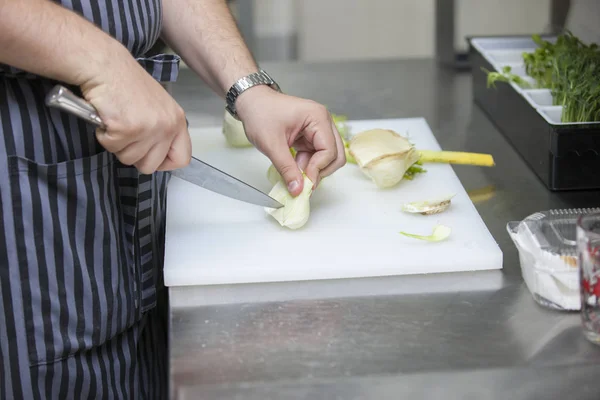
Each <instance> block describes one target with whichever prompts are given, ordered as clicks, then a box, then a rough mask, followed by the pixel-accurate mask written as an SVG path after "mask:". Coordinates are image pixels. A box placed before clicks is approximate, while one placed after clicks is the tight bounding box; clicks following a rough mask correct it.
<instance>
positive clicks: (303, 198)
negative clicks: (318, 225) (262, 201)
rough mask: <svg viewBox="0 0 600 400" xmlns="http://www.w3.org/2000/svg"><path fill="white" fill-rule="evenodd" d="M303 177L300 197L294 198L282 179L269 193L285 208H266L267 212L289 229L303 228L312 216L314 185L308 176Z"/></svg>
mask: <svg viewBox="0 0 600 400" xmlns="http://www.w3.org/2000/svg"><path fill="white" fill-rule="evenodd" d="M303 175H304V188H303V189H302V192H301V193H300V194H299V195H298V196H296V197H293V196H292V195H291V194H290V192H289V191H288V189H287V187H286V185H285V182H284V181H283V180H282V179H279V180H278V181H277V183H276V184H275V186H273V189H271V191H270V192H269V196H271V197H272V198H274V199H275V200H277V201H278V202H280V203H281V204H283V207H280V208H265V211H266V212H267V214H269V215H271V216H272V217H273V218H274V219H275V220H276V221H277V222H279V225H281V226H283V227H286V228H289V229H298V228H301V227H303V226H304V225H305V224H306V222H307V221H308V217H309V216H310V196H311V195H312V192H313V183H312V181H311V180H310V179H309V178H308V177H307V176H306V174H303Z"/></svg>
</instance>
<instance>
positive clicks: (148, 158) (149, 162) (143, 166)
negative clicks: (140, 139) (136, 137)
mask: <svg viewBox="0 0 600 400" xmlns="http://www.w3.org/2000/svg"><path fill="white" fill-rule="evenodd" d="M169 147H170V144H169V142H168V141H162V142H159V143H156V144H155V145H154V146H152V148H151V149H150V150H149V151H148V153H147V154H146V155H145V156H144V157H143V158H142V159H141V160H140V161H138V162H137V163H135V164H134V165H135V167H136V168H137V169H138V171H140V172H141V173H142V174H147V175H149V174H152V173H154V172H155V171H156V170H157V169H158V167H159V166H160V165H161V164H162V163H163V162H164V160H165V158H166V157H167V154H168V153H169Z"/></svg>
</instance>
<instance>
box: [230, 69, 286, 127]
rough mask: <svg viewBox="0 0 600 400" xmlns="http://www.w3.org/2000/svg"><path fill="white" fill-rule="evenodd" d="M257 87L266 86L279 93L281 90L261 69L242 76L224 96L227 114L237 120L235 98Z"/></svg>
mask: <svg viewBox="0 0 600 400" xmlns="http://www.w3.org/2000/svg"><path fill="white" fill-rule="evenodd" d="M257 85H267V86H270V87H271V88H272V89H275V90H277V91H278V92H281V88H280V87H279V85H278V84H277V82H275V81H274V80H273V78H271V77H270V76H269V74H267V73H266V72H265V71H263V70H262V69H261V70H259V71H258V72H254V73H252V74H250V75H247V76H244V77H243V78H241V79H238V80H237V81H236V82H235V83H234V84H233V85H232V86H231V88H230V89H229V91H228V92H227V95H226V96H225V102H226V105H225V109H226V110H227V111H228V112H229V114H231V116H232V117H233V118H235V119H237V120H239V118H238V115H237V111H236V109H235V101H236V100H237V98H238V97H239V96H240V94H242V93H244V92H245V91H246V90H248V89H250V88H251V87H253V86H257Z"/></svg>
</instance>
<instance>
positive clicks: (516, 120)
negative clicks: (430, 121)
mask: <svg viewBox="0 0 600 400" xmlns="http://www.w3.org/2000/svg"><path fill="white" fill-rule="evenodd" d="M474 41H475V43H477V45H474ZM468 42H469V57H470V60H471V63H472V66H473V69H472V74H473V100H474V102H475V104H477V105H478V106H479V107H480V108H481V109H482V110H483V111H484V112H485V113H486V114H487V116H488V117H489V118H490V120H491V121H492V122H493V123H494V124H495V125H496V127H497V128H498V129H499V130H500V132H501V133H502V134H503V135H504V136H505V137H506V139H507V140H508V141H509V142H510V144H511V145H512V146H513V148H514V149H515V150H516V151H517V152H518V153H519V154H520V156H521V157H522V158H523V159H524V160H525V161H526V163H527V164H528V165H529V167H530V168H531V169H532V170H533V171H534V172H535V174H536V175H537V176H538V177H539V178H540V179H541V181H542V182H543V183H544V184H545V185H546V187H547V188H548V189H550V190H553V191H559V190H577V189H588V190H589V189H600V123H589V124H585V123H584V124H564V123H561V122H560V110H559V107H553V106H552V105H551V104H548V105H539V104H536V103H535V102H533V101H532V97H531V94H536V92H537V91H535V90H534V91H528V90H525V91H523V90H521V89H520V88H518V86H517V85H515V84H513V83H504V82H497V83H496V87H495V88H493V87H491V88H488V87H487V84H486V82H487V74H486V73H485V72H484V71H482V67H483V68H485V69H487V70H489V71H494V70H498V69H500V68H501V66H502V65H511V66H513V67H515V72H516V73H519V71H522V68H520V67H519V65H518V64H519V62H518V61H517V56H518V54H519V53H520V52H522V51H523V50H528V49H529V51H530V49H533V48H535V43H534V42H533V40H531V39H530V37H512V36H511V37H506V36H492V37H490V36H487V37H471V38H469V39H468ZM482 42H487V43H488V45H489V49H490V50H485V49H483V46H482V45H481V43H482ZM494 54H496V58H497V59H495V56H494ZM502 57H504V58H506V60H504V62H503V61H502V60H501V59H502ZM523 76H525V77H527V76H526V75H525V74H524V72H523ZM550 115H553V118H554V120H553V119H552V117H551V116H550Z"/></svg>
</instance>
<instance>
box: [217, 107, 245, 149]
mask: <svg viewBox="0 0 600 400" xmlns="http://www.w3.org/2000/svg"><path fill="white" fill-rule="evenodd" d="M223 135H224V136H225V140H227V143H229V145H230V146H233V147H250V146H252V143H250V141H249V140H248V138H247V137H246V131H245V130H244V124H243V123H242V121H238V120H237V119H235V118H233V117H232V116H231V114H229V112H228V111H227V110H225V117H224V118H223Z"/></svg>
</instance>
